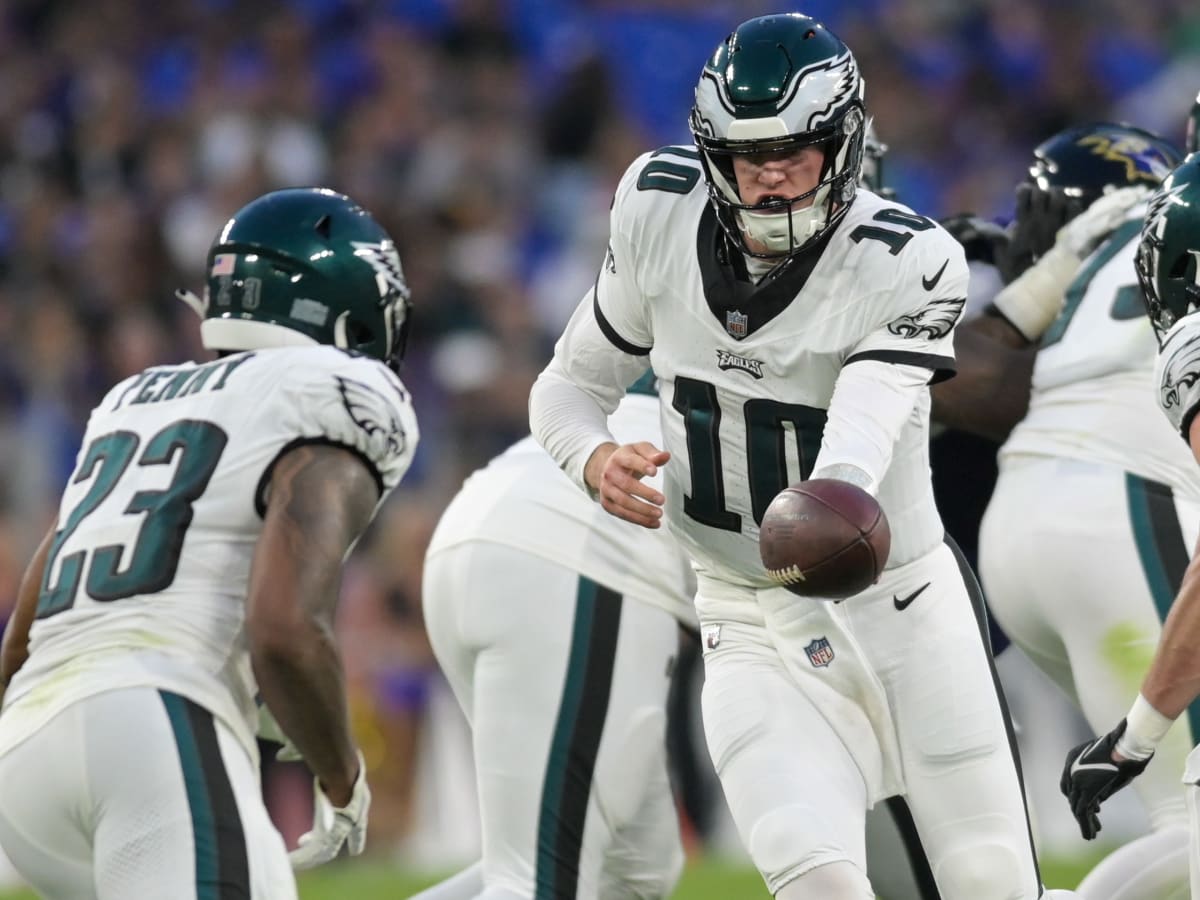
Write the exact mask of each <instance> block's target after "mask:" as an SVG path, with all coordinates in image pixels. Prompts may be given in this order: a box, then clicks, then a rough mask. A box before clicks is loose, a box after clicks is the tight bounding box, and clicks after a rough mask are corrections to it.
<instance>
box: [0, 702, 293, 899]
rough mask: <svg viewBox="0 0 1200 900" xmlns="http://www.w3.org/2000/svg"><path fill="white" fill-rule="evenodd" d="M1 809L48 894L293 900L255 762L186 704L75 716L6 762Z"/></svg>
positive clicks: (2, 820)
mask: <svg viewBox="0 0 1200 900" xmlns="http://www.w3.org/2000/svg"><path fill="white" fill-rule="evenodd" d="M2 723H3V716H0V728H2V727H3V724H2ZM0 798H3V801H2V802H0V845H3V847H4V851H5V853H7V854H8V856H9V858H10V859H11V860H12V862H13V865H14V866H16V868H17V871H19V872H20V873H21V874H22V875H23V876H24V877H25V879H26V880H27V881H28V882H29V883H30V885H31V886H32V887H33V888H34V890H36V891H37V892H38V893H39V894H41V895H42V896H44V897H54V898H56V900H163V898H166V897H170V898H172V900H176V898H178V900H205V898H210V897H221V898H223V900H226V898H228V900H233V898H246V900H295V898H296V883H295V879H294V878H293V876H292V871H291V868H290V867H289V865H288V859H287V853H286V851H285V849H284V845H283V838H282V837H280V835H279V832H278V831H276V829H275V827H274V825H273V824H272V823H271V820H270V817H269V816H268V814H267V810H266V807H265V806H264V805H263V801H262V791H261V787H260V785H259V778H258V768H257V766H256V764H255V762H254V761H253V760H252V759H251V758H250V756H249V754H248V753H247V752H246V750H245V749H244V748H243V747H242V745H241V744H240V743H239V742H238V740H237V739H236V738H235V737H234V736H233V733H232V732H231V731H229V730H228V729H227V728H226V727H225V726H224V725H223V724H222V723H221V722H220V720H218V719H215V718H214V717H213V716H212V715H211V714H210V713H209V712H208V711H207V710H205V709H204V708H203V707H201V706H198V705H197V704H195V703H193V702H192V701H191V700H188V699H187V698H185V697H181V696H179V695H178V694H172V693H169V692H166V691H158V690H156V689H154V688H151V687H139V688H124V689H120V690H113V691H108V692H106V693H102V694H96V695H94V696H91V697H88V698H86V699H84V700H81V701H79V702H78V703H75V704H73V705H71V706H69V707H67V708H66V709H65V710H63V711H62V712H61V713H59V714H58V715H57V716H55V717H54V718H53V719H51V720H50V721H49V722H48V723H47V724H46V725H45V726H43V727H42V728H41V729H40V730H39V731H37V732H36V733H34V734H33V735H31V736H30V737H28V738H27V739H25V740H24V741H23V742H21V743H19V744H17V745H16V746H15V747H14V748H13V749H12V750H10V751H9V752H8V753H7V754H5V755H4V756H3V757H0Z"/></svg>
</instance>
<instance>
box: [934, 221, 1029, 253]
mask: <svg viewBox="0 0 1200 900" xmlns="http://www.w3.org/2000/svg"><path fill="white" fill-rule="evenodd" d="M941 226H942V227H943V228H945V229H946V230H947V231H948V232H950V236H951V237H952V238H954V239H955V240H956V241H958V242H959V243H960V244H962V247H963V252H964V253H965V254H966V256H967V262H975V261H976V260H978V261H980V262H985V263H991V264H992V265H996V257H997V254H999V253H1003V252H1004V251H1005V250H1007V248H1008V245H1009V242H1010V241H1011V240H1012V235H1010V234H1009V233H1008V231H1007V230H1006V229H1004V228H1003V227H1002V226H1000V225H997V224H996V223H995V222H991V221H989V220H987V219H983V218H980V217H979V216H974V215H971V214H970V213H959V214H958V215H956V216H950V217H949V218H948V219H942V221H941Z"/></svg>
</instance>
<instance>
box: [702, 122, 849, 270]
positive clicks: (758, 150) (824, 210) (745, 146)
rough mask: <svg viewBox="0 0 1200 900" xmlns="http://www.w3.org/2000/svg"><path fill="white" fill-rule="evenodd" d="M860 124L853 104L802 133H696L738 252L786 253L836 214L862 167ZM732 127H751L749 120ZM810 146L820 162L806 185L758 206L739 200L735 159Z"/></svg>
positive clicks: (720, 212) (720, 213)
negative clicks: (719, 136) (742, 136)
mask: <svg viewBox="0 0 1200 900" xmlns="http://www.w3.org/2000/svg"><path fill="white" fill-rule="evenodd" d="M863 122H864V116H863V111H862V108H861V107H860V106H853V107H851V108H850V109H848V110H847V111H846V113H845V114H844V115H843V116H841V117H840V118H839V119H838V120H837V121H835V122H834V123H833V124H831V125H830V126H828V127H826V128H821V129H817V130H815V131H810V132H807V133H804V134H798V135H795V134H794V135H786V136H784V137H781V138H766V139H747V140H733V139H729V140H715V139H712V138H708V137H705V136H703V135H702V134H699V133H698V136H697V143H698V145H699V147H700V159H701V162H702V164H703V166H704V170H705V173H706V175H707V176H708V177H707V181H708V193H709V197H710V198H711V200H712V202H713V204H714V206H715V207H716V210H717V216H718V218H719V220H720V222H721V225H722V226H723V227H724V229H725V232H726V234H728V235H729V237H730V239H731V240H733V242H734V243H735V244H736V245H737V246H738V247H739V248H740V249H741V250H742V252H743V253H746V254H748V255H750V256H755V257H759V258H764V259H778V258H780V257H786V256H791V255H792V254H794V253H797V252H799V251H800V250H802V249H804V248H805V247H807V246H809V245H810V244H811V243H812V242H813V241H814V240H816V239H817V238H818V237H820V236H821V235H822V234H824V233H825V232H827V231H828V230H829V228H830V227H831V226H832V225H833V224H834V223H835V222H837V220H838V219H840V218H841V216H842V215H843V214H844V213H845V212H846V209H847V208H848V205H849V202H850V201H851V200H852V199H853V198H854V192H855V188H856V186H857V184H858V180H859V177H860V174H861V171H862V155H863ZM734 125H735V126H737V125H747V126H751V125H753V120H748V121H743V122H735V123H734ZM693 127H695V126H693ZM730 130H731V131H734V129H733V128H731V129H730ZM745 130H751V129H750V128H747V129H745ZM812 146H819V147H820V148H821V151H822V153H823V156H824V161H823V162H822V165H821V172H820V176H819V179H818V181H817V184H816V185H814V186H813V187H812V188H811V189H809V190H807V191H805V192H804V193H802V194H799V195H797V196H795V197H783V198H779V199H772V200H768V201H766V202H763V203H758V204H749V203H744V202H743V201H742V197H741V194H740V192H739V191H738V186H737V176H736V175H735V172H734V159H735V158H736V157H738V156H762V155H768V154H770V155H775V154H790V153H796V152H798V151H800V150H802V149H804V148H805V147H812ZM755 245H756V246H755Z"/></svg>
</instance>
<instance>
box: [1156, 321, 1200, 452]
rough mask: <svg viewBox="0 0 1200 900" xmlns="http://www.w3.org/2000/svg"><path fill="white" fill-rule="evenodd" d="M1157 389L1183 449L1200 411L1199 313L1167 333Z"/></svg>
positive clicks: (1157, 377)
mask: <svg viewBox="0 0 1200 900" xmlns="http://www.w3.org/2000/svg"><path fill="white" fill-rule="evenodd" d="M1154 385H1155V387H1156V389H1157V393H1158V406H1159V408H1160V409H1161V410H1162V411H1163V413H1165V414H1166V417H1167V421H1169V422H1170V423H1171V428H1172V429H1174V431H1175V432H1176V433H1177V434H1178V435H1179V436H1180V437H1182V438H1183V440H1184V442H1185V443H1184V446H1185V447H1187V446H1189V442H1188V430H1189V428H1190V427H1191V424H1192V419H1194V418H1195V417H1196V413H1197V411H1200V313H1192V314H1191V315H1187V316H1184V317H1183V318H1182V319H1180V320H1179V321H1178V322H1176V323H1175V325H1174V326H1173V327H1172V328H1171V330H1170V331H1168V332H1167V336H1166V338H1165V339H1164V340H1163V345H1162V352H1160V353H1159V355H1158V365H1157V366H1156V368H1155V371H1154ZM1176 443H1178V442H1176ZM1188 458H1189V459H1190V458H1191V456H1190V454H1189V455H1188Z"/></svg>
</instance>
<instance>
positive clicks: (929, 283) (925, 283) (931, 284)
mask: <svg viewBox="0 0 1200 900" xmlns="http://www.w3.org/2000/svg"><path fill="white" fill-rule="evenodd" d="M948 265H950V260H949V259H947V260H946V261H945V262H944V263H942V267H941V268H940V269H938V270H937V272H936V273H934V276H933V277H932V278H926V277H924V276H921V286H922V287H924V288H925V290H927V291H932V290H933V289H934V288H935V287H937V283H938V282H939V281H941V280H942V273H943V272H945V271H946V266H948Z"/></svg>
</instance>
